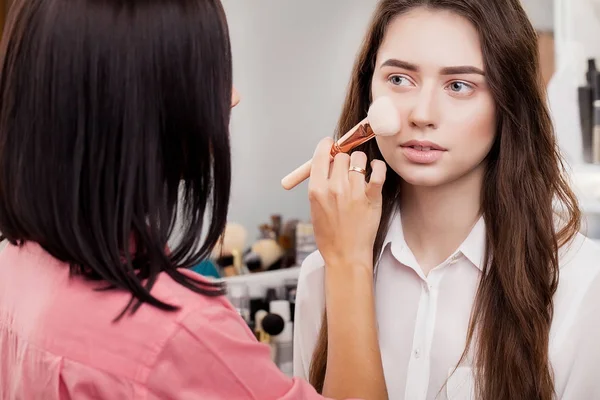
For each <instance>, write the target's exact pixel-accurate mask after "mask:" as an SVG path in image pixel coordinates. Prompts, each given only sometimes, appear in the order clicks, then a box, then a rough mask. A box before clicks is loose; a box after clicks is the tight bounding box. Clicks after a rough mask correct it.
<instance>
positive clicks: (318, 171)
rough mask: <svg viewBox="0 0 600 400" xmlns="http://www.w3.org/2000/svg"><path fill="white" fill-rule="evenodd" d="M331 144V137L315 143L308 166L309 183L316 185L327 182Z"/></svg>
mask: <svg viewBox="0 0 600 400" xmlns="http://www.w3.org/2000/svg"><path fill="white" fill-rule="evenodd" d="M331 146H333V139H331V138H325V139H322V140H321V141H320V142H319V144H318V145H317V148H316V149H315V153H314V155H313V159H312V166H311V168H310V185H313V186H318V185H322V184H325V183H327V180H328V178H329V164H331Z"/></svg>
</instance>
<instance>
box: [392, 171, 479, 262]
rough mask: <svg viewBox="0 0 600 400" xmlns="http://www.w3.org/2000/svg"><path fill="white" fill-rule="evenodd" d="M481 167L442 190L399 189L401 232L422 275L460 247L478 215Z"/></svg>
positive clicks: (441, 187)
mask: <svg viewBox="0 0 600 400" xmlns="http://www.w3.org/2000/svg"><path fill="white" fill-rule="evenodd" d="M484 173H485V168H484V166H483V165H481V166H480V167H479V168H477V169H475V170H473V171H472V172H471V173H469V174H467V175H465V176H463V177H461V178H460V179H458V180H456V181H453V182H451V183H448V184H446V185H442V186H435V187H425V186H413V185H409V184H407V183H405V184H404V185H403V186H402V198H401V211H402V229H403V231H404V238H405V240H406V243H407V244H408V247H409V248H410V249H411V251H412V252H413V254H414V256H415V258H416V259H417V261H418V262H419V265H420V266H421V268H422V269H423V272H424V273H425V274H428V273H429V271H431V270H432V269H433V268H435V267H436V266H437V265H439V264H441V263H442V262H443V261H444V260H446V259H447V258H448V257H449V256H451V255H452V253H453V252H454V251H456V249H457V248H458V247H459V246H460V245H461V243H462V242H463V241H464V240H465V239H466V238H467V236H468V235H469V233H470V232H471V230H472V228H473V226H474V225H475V223H476V222H477V220H478V219H479V217H480V214H481V188H482V185H483V176H484Z"/></svg>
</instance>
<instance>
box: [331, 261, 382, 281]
mask: <svg viewBox="0 0 600 400" xmlns="http://www.w3.org/2000/svg"><path fill="white" fill-rule="evenodd" d="M325 274H326V275H327V276H328V277H331V278H334V279H335V280H336V281H337V280H340V279H343V280H353V279H357V280H373V261H371V260H353V261H350V260H342V259H337V260H331V261H329V260H325Z"/></svg>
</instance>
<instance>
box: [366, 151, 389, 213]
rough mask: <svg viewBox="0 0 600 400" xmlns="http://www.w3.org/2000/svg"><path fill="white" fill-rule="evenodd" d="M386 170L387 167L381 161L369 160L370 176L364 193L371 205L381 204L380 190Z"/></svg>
mask: <svg viewBox="0 0 600 400" xmlns="http://www.w3.org/2000/svg"><path fill="white" fill-rule="evenodd" d="M386 171H387V167H386V165H385V163H384V162H383V161H381V160H373V161H372V162H371V177H370V179H369V183H367V188H366V189H365V194H366V195H367V198H368V199H369V201H370V202H371V203H372V204H373V205H377V206H381V204H382V198H381V190H382V188H383V183H384V182H385V174H386Z"/></svg>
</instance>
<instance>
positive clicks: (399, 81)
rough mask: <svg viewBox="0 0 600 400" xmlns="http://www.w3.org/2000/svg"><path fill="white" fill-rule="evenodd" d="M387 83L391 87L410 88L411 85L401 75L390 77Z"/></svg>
mask: <svg viewBox="0 0 600 400" xmlns="http://www.w3.org/2000/svg"><path fill="white" fill-rule="evenodd" d="M389 81H390V83H391V84H392V85H395V86H411V85H412V83H411V82H410V81H409V80H408V78H406V77H405V76H402V75H392V76H390V77H389Z"/></svg>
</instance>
